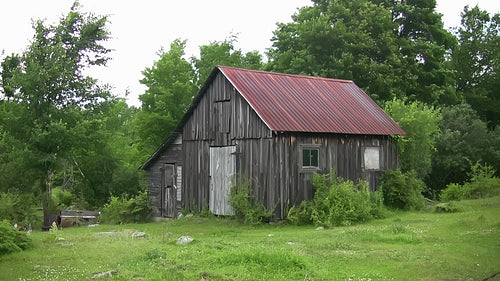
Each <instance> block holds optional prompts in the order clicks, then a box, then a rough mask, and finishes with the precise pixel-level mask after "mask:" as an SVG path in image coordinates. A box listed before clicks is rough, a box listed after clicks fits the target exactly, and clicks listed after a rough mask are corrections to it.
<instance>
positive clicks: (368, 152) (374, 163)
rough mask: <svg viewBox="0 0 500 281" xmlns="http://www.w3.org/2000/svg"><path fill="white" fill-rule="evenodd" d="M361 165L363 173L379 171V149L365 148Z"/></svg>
mask: <svg viewBox="0 0 500 281" xmlns="http://www.w3.org/2000/svg"><path fill="white" fill-rule="evenodd" d="M363 159H364V161H363V164H364V170H365V171H379V170H380V148H379V147H365V148H364V152H363Z"/></svg>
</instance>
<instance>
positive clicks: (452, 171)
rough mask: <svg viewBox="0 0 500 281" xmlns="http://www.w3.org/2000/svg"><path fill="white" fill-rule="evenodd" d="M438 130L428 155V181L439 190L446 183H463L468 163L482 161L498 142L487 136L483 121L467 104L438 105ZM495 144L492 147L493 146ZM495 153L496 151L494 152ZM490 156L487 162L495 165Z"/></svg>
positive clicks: (468, 167) (468, 168) (469, 164)
mask: <svg viewBox="0 0 500 281" xmlns="http://www.w3.org/2000/svg"><path fill="white" fill-rule="evenodd" d="M441 112H442V119H441V121H440V122H439V131H440V133H439V134H438V135H437V136H436V138H435V148H436V150H437V152H436V153H433V155H432V172H431V174H430V177H429V179H428V180H427V182H428V185H429V186H430V187H431V188H432V189H434V190H436V191H439V190H440V189H442V188H444V187H445V186H446V185H447V184H449V183H463V182H464V181H465V180H466V179H467V178H468V176H467V174H468V172H470V167H471V163H476V162H477V161H485V160H486V159H487V158H489V156H488V155H487V154H488V153H492V155H491V157H494V155H495V152H493V151H489V147H491V149H493V150H495V149H498V147H499V145H500V144H494V143H493V142H494V141H493V140H492V139H491V140H490V136H491V135H490V133H489V132H488V129H487V128H486V123H485V122H483V121H481V120H480V119H479V117H478V116H477V114H476V112H475V111H474V110H473V109H472V108H471V106H470V105H468V104H460V105H456V106H452V107H444V108H443V109H442V111H441ZM495 146H496V148H495ZM497 153H498V152H497ZM495 161H497V160H493V163H488V164H490V165H495V164H497V163H495Z"/></svg>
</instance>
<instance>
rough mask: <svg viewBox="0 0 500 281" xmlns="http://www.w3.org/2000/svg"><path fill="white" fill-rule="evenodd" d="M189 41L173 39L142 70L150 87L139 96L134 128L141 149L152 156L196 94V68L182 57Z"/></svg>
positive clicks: (146, 83)
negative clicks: (149, 66) (140, 103)
mask: <svg viewBox="0 0 500 281" xmlns="http://www.w3.org/2000/svg"><path fill="white" fill-rule="evenodd" d="M185 46H186V41H181V40H179V39H177V40H175V41H174V42H172V44H171V45H170V50H169V51H168V52H164V51H163V50H160V52H159V54H158V55H159V56H160V59H159V60H158V61H156V62H155V63H154V65H153V66H152V67H151V68H146V69H145V70H144V71H143V75H144V78H143V79H142V80H141V83H142V84H144V85H146V86H147V87H148V89H147V90H146V92H145V93H144V94H142V95H140V96H139V100H140V101H141V102H142V107H141V110H140V111H139V112H138V113H137V116H136V119H135V121H134V128H135V132H136V137H137V145H138V148H139V150H140V151H141V152H142V153H143V154H144V155H145V156H149V155H151V153H152V152H153V151H154V150H155V149H156V148H157V147H158V146H159V145H160V144H161V143H162V142H163V141H164V140H165V139H166V138H167V136H168V135H169V133H170V132H171V131H172V130H173V129H174V128H175V127H176V126H177V124H178V122H179V121H180V120H181V119H182V117H183V115H184V113H185V111H186V109H187V107H188V105H189V104H190V102H191V100H192V98H193V96H194V94H195V93H196V91H197V90H198V88H197V87H196V86H195V82H196V80H195V71H194V69H193V67H192V66H191V64H190V63H189V62H188V61H187V60H186V59H184V58H183V56H184V48H185Z"/></svg>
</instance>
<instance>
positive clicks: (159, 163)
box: [141, 66, 405, 219]
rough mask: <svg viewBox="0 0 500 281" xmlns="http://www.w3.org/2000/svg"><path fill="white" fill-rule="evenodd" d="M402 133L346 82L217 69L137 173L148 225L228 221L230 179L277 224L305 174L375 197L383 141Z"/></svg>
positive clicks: (387, 144) (303, 188)
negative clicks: (144, 180)
mask: <svg viewBox="0 0 500 281" xmlns="http://www.w3.org/2000/svg"><path fill="white" fill-rule="evenodd" d="M404 134H405V133H404V131H403V130H402V129H401V128H400V127H399V126H398V125H397V124H396V123H395V122H394V121H393V120H392V119H391V118H390V117H389V116H388V115H387V114H385V113H384V112H383V110H382V109H381V108H380V107H379V106H377V104H375V102H374V101H373V100H372V99H370V97H368V95H367V94H366V93H364V92H363V91H362V90H361V89H360V88H359V87H358V86H356V85H355V84H354V83H353V82H352V81H347V80H338V79H329V78H321V77H311V76H302V75H290V74H281V73H273V72H264V71H256V70H247V69H241V68H233V67H224V66H218V67H216V68H215V69H214V70H213V71H212V73H211V75H210V76H209V78H208V80H207V81H206V83H205V84H204V86H203V87H202V89H201V90H200V91H199V93H198V94H197V95H196V97H195V98H194V100H193V102H192V104H191V106H190V108H189V109H188V111H187V112H186V114H185V116H184V118H183V119H182V121H181V122H180V124H179V126H178V127H177V128H176V129H175V131H174V132H173V133H172V134H171V136H170V137H169V138H168V139H167V141H166V142H165V143H164V144H163V145H162V146H161V147H160V148H159V149H158V150H157V151H156V152H155V153H154V154H153V155H152V156H151V157H150V159H149V160H148V161H147V162H145V163H144V164H143V166H142V167H141V168H142V169H144V170H146V171H147V172H148V188H149V193H148V194H149V197H150V199H151V202H152V205H153V208H154V212H155V215H156V216H167V217H174V216H175V215H176V210H179V209H180V206H182V207H185V208H188V209H196V210H198V211H200V210H202V209H204V208H209V210H210V211H211V212H212V213H214V214H217V215H231V214H233V210H232V209H231V206H230V205H229V204H228V194H229V188H230V185H231V179H232V178H233V176H235V175H242V176H245V177H247V178H248V179H250V180H251V183H252V187H253V189H254V193H255V196H256V199H257V200H259V201H260V202H262V203H263V204H264V206H266V207H267V208H268V209H274V210H275V217H276V218H277V219H283V218H284V217H285V216H286V213H287V211H288V209H289V208H290V207H291V206H292V205H298V204H300V202H302V200H310V199H312V197H313V190H312V187H311V183H310V180H311V178H312V174H313V173H314V172H317V173H328V172H330V170H332V169H335V170H336V172H337V175H339V176H341V177H343V178H345V179H350V180H354V181H356V180H357V179H363V180H366V181H368V182H369V183H370V188H371V189H375V188H376V186H377V184H378V178H379V175H380V173H381V171H383V170H386V169H394V168H397V167H398V159H397V151H396V148H395V147H394V145H393V144H392V142H391V137H390V136H391V135H404Z"/></svg>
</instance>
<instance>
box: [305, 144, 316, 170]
mask: <svg viewBox="0 0 500 281" xmlns="http://www.w3.org/2000/svg"><path fill="white" fill-rule="evenodd" d="M302 167H319V149H306V148H304V149H302Z"/></svg>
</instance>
